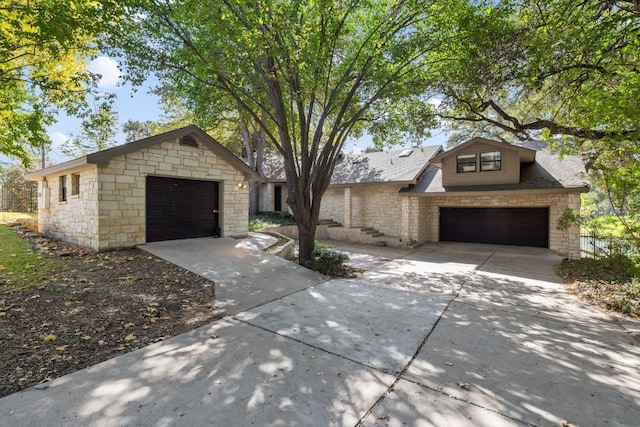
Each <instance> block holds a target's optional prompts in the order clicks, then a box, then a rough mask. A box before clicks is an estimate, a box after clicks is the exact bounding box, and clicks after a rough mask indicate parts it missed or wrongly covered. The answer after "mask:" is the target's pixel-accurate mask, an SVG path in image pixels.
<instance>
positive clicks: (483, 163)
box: [480, 151, 502, 171]
mask: <svg viewBox="0 0 640 427" xmlns="http://www.w3.org/2000/svg"><path fill="white" fill-rule="evenodd" d="M501 169H502V153H501V152H500V151H491V152H489V153H482V154H480V170H481V171H499V170H501Z"/></svg>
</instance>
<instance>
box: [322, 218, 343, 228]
mask: <svg viewBox="0 0 640 427" xmlns="http://www.w3.org/2000/svg"><path fill="white" fill-rule="evenodd" d="M318 225H326V226H327V227H342V224H340V223H339V222H337V221H334V220H332V219H320V220H318Z"/></svg>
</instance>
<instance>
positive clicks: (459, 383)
mask: <svg viewBox="0 0 640 427" xmlns="http://www.w3.org/2000/svg"><path fill="white" fill-rule="evenodd" d="M458 387H460V388H463V389H465V390H471V384H469V383H465V382H463V381H458Z"/></svg>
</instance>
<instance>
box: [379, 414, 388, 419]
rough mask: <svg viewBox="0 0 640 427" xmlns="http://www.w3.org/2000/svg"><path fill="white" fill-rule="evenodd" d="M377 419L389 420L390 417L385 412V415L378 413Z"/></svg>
mask: <svg viewBox="0 0 640 427" xmlns="http://www.w3.org/2000/svg"><path fill="white" fill-rule="evenodd" d="M378 419H379V420H390V419H391V415H389V414H386V415H380V416H379V417H378Z"/></svg>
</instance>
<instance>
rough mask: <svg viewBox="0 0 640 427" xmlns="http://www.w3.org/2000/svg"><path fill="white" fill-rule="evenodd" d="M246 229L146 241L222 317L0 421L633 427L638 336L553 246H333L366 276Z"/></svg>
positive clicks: (23, 403) (59, 385)
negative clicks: (301, 259)
mask: <svg viewBox="0 0 640 427" xmlns="http://www.w3.org/2000/svg"><path fill="white" fill-rule="evenodd" d="M257 240H259V239H257ZM257 240H256V239H252V240H250V241H241V242H240V241H234V240H232V239H197V240H191V241H182V242H167V243H163V244H154V245H152V246H155V247H153V248H152V247H148V248H146V249H147V250H150V251H151V252H153V253H156V254H159V255H160V254H161V256H163V257H165V258H167V259H169V260H172V261H173V262H176V263H178V264H180V265H183V266H186V267H189V269H191V270H192V271H196V272H199V274H203V275H207V274H208V275H209V277H211V278H213V279H214V280H215V281H216V292H217V299H218V300H219V301H221V306H220V307H217V308H219V309H220V310H223V311H224V312H225V313H227V314H228V316H227V317H226V318H225V319H223V320H221V321H218V322H214V323H212V324H211V325H208V326H205V327H202V328H199V329H197V330H194V331H192V332H190V333H188V334H183V335H180V336H178V337H174V338H172V339H169V340H166V341H164V342H162V343H158V344H155V345H152V346H149V347H146V348H144V349H141V350H138V351H136V352H132V353H129V354H126V355H123V356H120V357H117V358H115V359H112V360H109V361H107V362H104V363H101V364H99V365H96V366H94V367H91V368H89V369H86V370H83V371H79V372H76V373H74V374H71V375H67V376H65V377H62V378H59V379H57V380H55V381H53V382H51V383H50V384H48V387H46V388H42V389H30V390H27V391H25V392H22V393H17V394H14V395H11V396H7V397H5V398H3V399H0V425H8V426H38V425H42V426H52V425H65V426H67V425H77V426H134V425H135V426H187V425H188V426H210V425H214V426H218V425H219V426H230V425H233V426H249V425H260V426H300V425H304V426H325V425H336V426H354V425H363V426H364V425H366V426H401V425H408V426H520V425H534V426H560V425H561V423H562V422H566V423H569V424H567V425H572V426H579V425H581V426H593V425H602V426H637V425H639V424H640V369H638V360H640V349H639V345H638V344H639V342H638V338H637V337H635V336H632V335H631V334H629V333H628V331H625V328H624V327H623V326H622V325H621V324H620V322H619V321H618V320H617V318H614V317H610V316H607V315H605V314H601V313H599V312H597V311H594V310H593V309H591V308H589V307H586V306H584V305H582V304H580V303H579V302H578V301H577V300H576V299H575V298H573V297H571V296H569V295H567V294H566V293H565V292H564V290H563V287H562V285H560V284H559V283H558V282H559V280H558V278H557V277H556V276H555V275H554V273H553V266H554V265H555V264H556V263H558V262H559V261H560V260H559V258H558V257H556V256H555V255H553V254H552V253H550V252H549V251H547V250H541V249H531V248H512V247H492V246H479V245H456V244H434V245H430V246H427V247H423V248H420V249H417V250H401V249H393V248H382V247H372V246H365V245H359V244H343V243H340V242H334V244H335V246H337V247H338V248H339V249H341V250H344V251H345V252H348V253H349V254H350V256H351V260H352V263H353V264H354V265H356V266H359V267H360V268H362V269H364V270H365V273H364V274H363V275H362V276H361V277H359V278H358V279H355V280H344V279H339V280H326V278H324V277H322V276H319V275H317V274H315V273H313V272H310V271H308V270H306V269H301V268H299V267H297V266H295V265H292V264H287V263H286V262H284V261H282V260H280V259H277V258H275V257H273V256H271V255H268V254H265V253H262V252H259V251H257V250H256V249H255V248H259V247H260V242H259V241H257ZM185 245H186V246H185ZM171 247H173V249H171ZM194 247H195V248H197V250H193V248H194ZM180 248H183V249H180ZM185 248H187V249H185ZM188 248H191V249H188ZM252 248H254V249H252Z"/></svg>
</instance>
